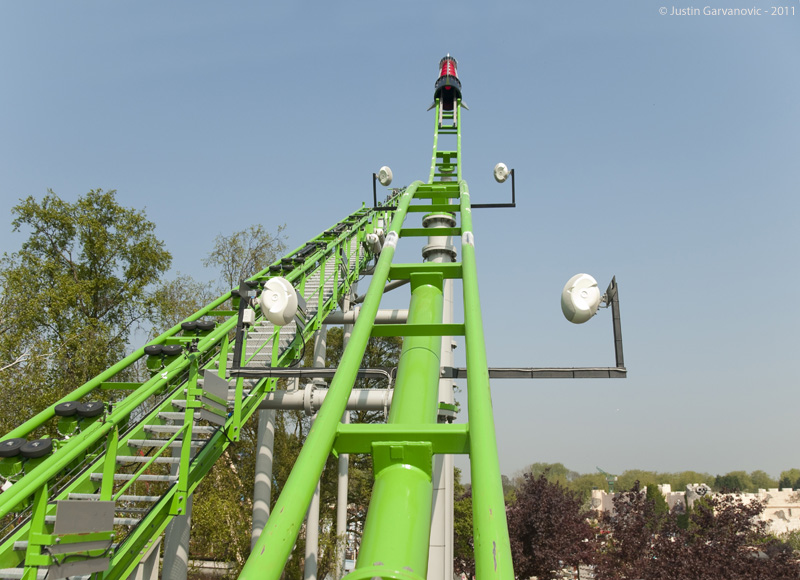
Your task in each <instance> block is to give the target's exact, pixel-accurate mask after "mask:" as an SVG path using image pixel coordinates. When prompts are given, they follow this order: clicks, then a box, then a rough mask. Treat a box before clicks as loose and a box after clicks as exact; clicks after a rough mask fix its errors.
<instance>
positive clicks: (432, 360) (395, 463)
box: [352, 273, 444, 580]
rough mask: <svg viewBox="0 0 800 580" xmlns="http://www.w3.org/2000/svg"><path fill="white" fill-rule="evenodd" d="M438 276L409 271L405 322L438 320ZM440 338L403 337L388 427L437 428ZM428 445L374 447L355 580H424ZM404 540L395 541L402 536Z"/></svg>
mask: <svg viewBox="0 0 800 580" xmlns="http://www.w3.org/2000/svg"><path fill="white" fill-rule="evenodd" d="M443 285H444V278H443V276H442V274H441V273H427V274H422V273H420V274H411V303H410V305H409V314H408V321H409V323H411V324H413V323H420V324H439V323H441V322H442V313H443V306H444V297H443ZM441 345H442V337H441V336H406V337H405V338H404V339H403V348H402V351H401V353H400V361H399V364H398V369H397V379H396V381H395V391H394V397H393V400H392V408H391V411H390V412H389V421H388V422H389V424H394V425H398V426H402V427H407V426H409V425H436V416H437V413H438V401H437V399H438V395H439V364H440V353H441V348H442V346H441ZM432 449H433V445H432V443H431V442H423V441H419V442H413V443H412V442H391V443H389V442H375V443H373V444H372V456H373V466H374V467H373V468H374V471H375V485H374V487H373V491H372V499H371V500H370V504H369V510H368V511H367V520H366V522H365V524H364V534H363V535H362V541H361V549H360V551H359V555H358V562H357V563H356V569H355V571H354V572H352V574H354V576H353V577H354V579H355V580H358V579H359V578H373V577H383V578H386V577H396V576H397V575H398V573H401V574H402V575H403V577H404V578H417V579H419V580H424V578H425V574H426V571H427V569H428V543H429V542H428V540H429V538H430V535H431V510H432V497H433V483H432V479H431V478H432V471H433V453H432ZM401 538H402V540H403V541H398V539H401Z"/></svg>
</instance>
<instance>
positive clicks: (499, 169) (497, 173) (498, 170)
mask: <svg viewBox="0 0 800 580" xmlns="http://www.w3.org/2000/svg"><path fill="white" fill-rule="evenodd" d="M509 173H510V172H509V170H508V166H507V165H506V164H505V163H498V164H497V165H495V166H494V179H495V181H497V183H503V182H504V181H505V180H506V179H508V174H509Z"/></svg>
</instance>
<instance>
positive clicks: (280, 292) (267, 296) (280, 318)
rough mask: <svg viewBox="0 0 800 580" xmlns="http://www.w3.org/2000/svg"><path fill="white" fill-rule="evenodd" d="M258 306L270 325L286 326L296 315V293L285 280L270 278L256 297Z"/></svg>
mask: <svg viewBox="0 0 800 580" xmlns="http://www.w3.org/2000/svg"><path fill="white" fill-rule="evenodd" d="M258 305H259V306H260V307H261V313H262V314H263V315H264V316H266V317H267V320H269V321H270V322H271V323H272V324H274V325H275V326H286V325H287V324H289V323H290V322H291V321H292V320H293V319H294V317H295V314H297V291H296V290H295V289H294V286H292V283H291V282H289V281H288V280H287V279H286V278H282V277H280V276H277V277H275V278H270V279H269V280H268V281H267V283H266V284H264V291H263V292H261V295H260V296H259V297H258Z"/></svg>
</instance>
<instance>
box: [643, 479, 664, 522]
mask: <svg viewBox="0 0 800 580" xmlns="http://www.w3.org/2000/svg"><path fill="white" fill-rule="evenodd" d="M645 501H648V502H651V503H652V504H653V514H654V516H655V518H654V524H657V522H658V521H660V520H661V519H662V518H663V516H664V515H665V514H668V513H669V505H668V504H667V500H666V499H664V495H663V494H662V493H661V492H660V491H659V489H658V486H656V485H648V486H647V490H646V493H645ZM651 529H654V528H653V527H651Z"/></svg>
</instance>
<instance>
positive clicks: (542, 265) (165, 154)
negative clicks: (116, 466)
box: [0, 0, 800, 476]
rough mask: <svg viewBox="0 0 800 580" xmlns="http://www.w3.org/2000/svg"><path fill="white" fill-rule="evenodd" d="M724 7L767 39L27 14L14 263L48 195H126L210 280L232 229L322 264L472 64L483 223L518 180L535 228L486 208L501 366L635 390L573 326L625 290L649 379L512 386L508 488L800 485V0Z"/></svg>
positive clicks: (221, 6)
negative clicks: (573, 314) (323, 239)
mask: <svg viewBox="0 0 800 580" xmlns="http://www.w3.org/2000/svg"><path fill="white" fill-rule="evenodd" d="M708 1H709V2H711V4H708V6H711V7H713V8H753V7H755V8H760V9H761V10H762V15H760V16H757V15H754V16H710V15H709V16H706V15H696V16H670V15H669V14H667V15H661V14H660V13H659V9H660V8H662V7H663V8H665V9H666V11H667V12H668V13H669V12H671V11H672V8H673V4H671V3H670V2H671V0H632V1H627V0H610V1H608V2H596V1H587V2H584V1H579V0H544V1H529V2H528V1H526V2H522V1H521V2H493V3H489V2H479V3H476V2H449V1H445V2H436V3H428V2H403V3H400V2H394V3H387V2H367V1H362V2H356V1H351V2H318V3H288V2H259V3H257V2H244V1H242V2H208V1H196V2H187V1H173V2H154V1H139V2H99V1H98V2H89V1H74V2H63V1H61V2H56V1H46V0H40V1H37V2H19V1H10V0H2V1H0V71H1V72H0V74H1V75H2V76H1V77H0V86H1V87H2V91H0V214H1V215H0V217H2V220H5V222H6V224H7V226H6V227H5V228H2V229H0V250H2V251H6V252H13V251H14V250H16V249H17V248H18V247H19V245H20V244H21V242H22V240H23V238H24V235H23V234H20V233H17V234H13V233H11V231H10V227H9V226H8V224H9V223H10V219H11V218H10V215H9V210H10V208H11V207H12V206H13V205H15V204H16V203H17V201H18V200H19V199H20V198H24V197H26V196H28V195H34V196H37V197H41V196H43V195H44V194H45V193H46V190H47V188H52V189H53V190H54V191H55V192H56V193H58V194H59V195H60V196H62V197H63V198H65V199H68V200H75V199H76V198H77V197H78V196H79V195H81V194H84V193H86V192H87V191H88V190H89V189H92V188H103V189H117V190H118V192H119V200H120V201H121V202H122V203H123V204H125V205H127V206H130V207H136V208H146V211H147V215H148V217H149V218H150V219H152V220H153V221H154V222H155V223H156V224H157V225H158V230H157V233H158V235H159V236H160V237H161V238H162V239H164V240H165V241H166V243H167V245H168V247H169V249H170V251H171V252H172V254H173V256H174V262H173V265H174V271H181V272H185V273H189V274H192V275H193V276H195V277H197V278H199V279H208V278H209V277H210V276H212V273H211V272H209V271H207V270H204V268H203V267H202V265H201V263H200V261H201V259H202V258H203V257H204V256H205V255H206V254H207V252H208V251H209V250H210V249H211V245H212V240H213V238H214V237H215V236H216V235H217V234H219V233H231V232H233V231H234V230H238V229H242V228H244V227H246V226H248V225H250V224H252V223H255V222H260V223H263V224H265V225H266V226H267V227H268V228H271V229H274V228H275V227H276V226H277V225H278V224H282V223H286V224H287V233H288V234H289V237H290V241H291V245H292V247H294V246H297V245H300V244H302V243H303V242H304V241H305V240H306V239H308V238H310V237H312V236H314V235H316V234H317V233H319V232H320V231H321V230H322V229H324V228H326V227H328V226H330V225H331V224H333V223H335V222H336V221H338V219H340V218H341V217H343V216H344V215H345V214H347V213H349V212H351V211H353V210H354V209H356V208H358V207H359V206H360V204H361V202H362V201H366V200H367V199H369V198H370V197H371V179H370V174H371V173H372V172H373V171H376V170H377V169H378V167H380V166H381V165H383V164H388V165H390V166H391V167H392V169H393V170H394V174H395V183H394V185H403V184H407V183H410V182H411V181H414V180H415V179H423V180H425V179H427V174H428V168H429V163H430V147H431V138H432V132H433V113H432V112H429V113H426V112H425V109H426V108H427V107H428V105H429V104H430V102H431V100H432V92H433V83H434V81H435V80H436V76H437V70H436V65H437V64H438V62H439V59H440V58H441V57H442V56H444V55H445V54H446V53H447V52H449V53H451V54H453V55H454V56H455V57H456V58H457V59H458V61H459V74H460V77H461V79H462V83H463V93H464V99H465V101H466V102H467V103H468V105H469V106H470V111H468V112H466V113H465V114H464V116H463V164H464V176H465V178H466V179H467V181H468V182H469V184H470V190H471V192H472V197H473V201H474V202H476V203H477V202H490V201H504V200H505V199H506V198H507V197H509V195H510V187H509V185H508V184H505V185H502V186H501V185H497V184H495V183H494V181H493V180H492V178H491V170H492V167H493V166H494V164H495V163H497V162H498V161H504V162H505V163H507V164H508V165H509V167H514V168H516V170H517V197H518V207H517V209H516V210H483V211H482V213H478V212H476V214H475V236H476V247H477V252H478V260H479V262H478V266H479V274H480V284H481V295H482V304H483V319H484V323H485V327H486V336H487V342H488V344H487V350H488V358H489V362H490V364H491V365H493V366H594V365H597V366H612V365H613V344H612V334H611V317H610V312H609V311H601V312H600V314H599V315H598V316H597V317H596V318H595V319H593V320H591V321H590V322H589V323H587V324H585V325H582V326H575V325H572V324H569V323H568V322H566V321H565V320H564V318H563V317H562V314H561V311H560V307H559V295H560V292H561V288H562V287H563V285H564V283H565V282H566V280H567V279H568V278H569V277H570V276H572V275H573V274H575V273H578V272H588V273H590V274H592V275H594V276H595V277H596V278H597V279H598V280H599V282H600V285H601V287H603V288H605V286H606V285H607V284H608V282H609V280H610V278H611V276H612V275H615V274H616V276H617V280H618V282H619V288H620V298H621V313H622V329H623V336H624V343H625V357H626V363H627V367H628V369H629V378H628V379H626V380H582V381H567V380H537V381H497V382H495V383H494V385H493V389H494V390H493V393H494V394H493V398H494V409H495V418H496V421H497V430H498V444H499V447H500V457H501V468H502V470H503V472H504V473H507V474H513V473H514V472H515V471H516V470H519V469H521V468H523V467H524V466H526V465H528V464H530V463H532V462H536V461H548V462H562V463H564V464H565V465H567V466H568V467H570V468H571V469H574V470H577V471H581V472H591V471H594V468H595V466H600V467H602V468H603V469H605V470H606V471H610V472H613V473H620V472H622V471H623V470H625V469H630V468H641V469H652V470H660V471H680V470H685V469H693V470H698V471H708V472H711V473H725V472H727V471H730V470H735V469H744V470H747V471H752V470H754V469H763V470H765V471H767V472H768V473H770V474H771V475H773V476H777V475H778V474H779V472H780V471H781V470H783V469H787V468H789V467H793V466H795V467H796V466H800V457H798V453H799V452H798V438H797V419H798V410H800V407H799V406H798V399H799V398H800V392H799V391H800V385H799V384H798V382H799V381H798V378H800V373H799V372H798V368H800V365H798V357H799V356H800V355H798V352H800V348H798V347H800V344H799V343H800V341H799V340H798V323H800V314H799V313H798V293H799V292H800V276H799V275H798V239H799V238H800V234H799V233H798V229H800V228H799V226H800V202H798V183H799V182H800V162H799V161H800V80H799V79H800V74H798V70H800V66H798V55H800V4H799V3H798V2H797V0H795V1H794V2H793V3H789V2H786V3H785V4H784V6H786V9H788V11H789V12H790V13H789V14H788V15H783V16H780V15H772V13H773V11H775V12H777V10H773V7H772V6H773V5H772V4H770V3H768V2H765V1H763V0H756V1H755V2H749V3H748V2H743V1H738V0H708ZM674 6H675V8H676V9H681V8H688V7H692V6H693V7H694V8H698V9H700V10H701V11H702V9H703V8H704V7H705V6H706V4H704V3H702V2H701V3H698V4H694V5H691V4H680V5H677V4H676V5H674ZM775 6H778V5H777V4H775ZM792 11H793V12H794V14H793V15H792ZM401 245H402V244H401ZM415 255H416V250H414V251H413V252H411V258H410V259H414V258H415ZM396 292H401V291H396ZM403 292H405V290H403ZM392 300H394V301H398V300H399V302H400V304H401V305H402V304H403V303H404V302H405V300H406V295H400V296H399V297H393V298H392ZM457 352H460V353H462V356H463V345H462V348H460V349H459V350H458V351H457ZM462 465H463V464H462Z"/></svg>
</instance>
